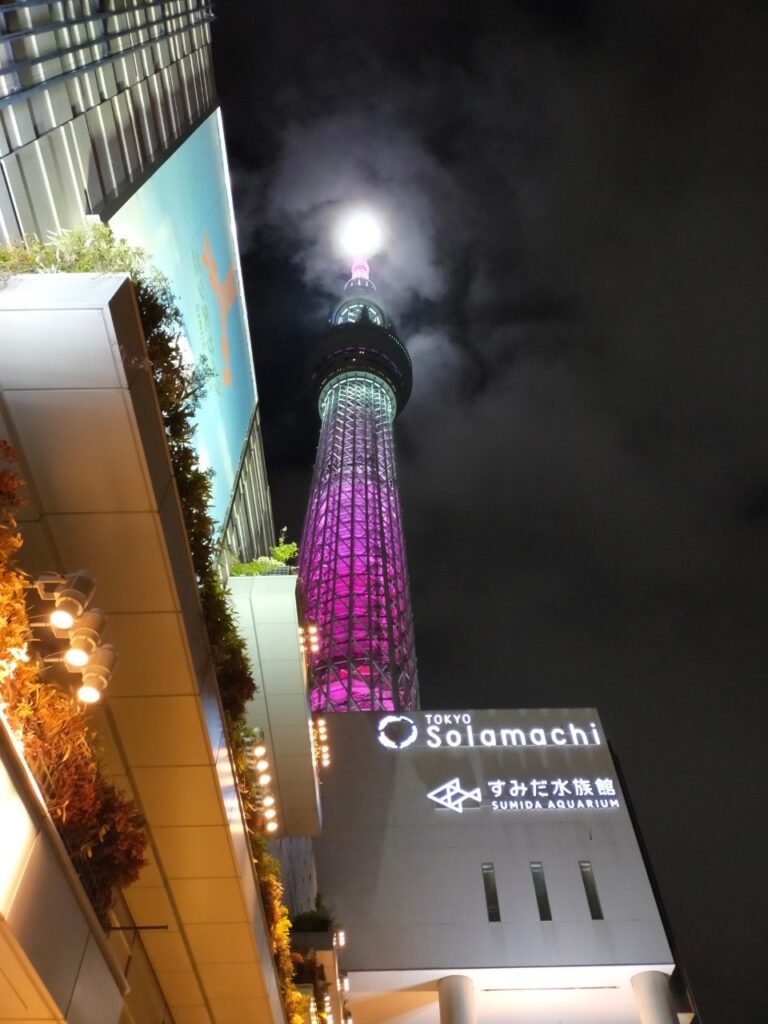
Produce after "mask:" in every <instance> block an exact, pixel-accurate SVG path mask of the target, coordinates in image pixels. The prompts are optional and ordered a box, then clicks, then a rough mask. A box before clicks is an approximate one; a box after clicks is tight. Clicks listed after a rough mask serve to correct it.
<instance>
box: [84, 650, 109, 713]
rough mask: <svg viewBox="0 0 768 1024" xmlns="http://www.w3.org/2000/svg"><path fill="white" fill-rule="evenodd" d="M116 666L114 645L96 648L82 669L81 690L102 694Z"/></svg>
mask: <svg viewBox="0 0 768 1024" xmlns="http://www.w3.org/2000/svg"><path fill="white" fill-rule="evenodd" d="M116 664H117V648H116V647H115V646H114V644H102V645H101V647H97V648H96V650H95V651H94V652H93V654H92V655H91V657H90V659H89V660H88V664H87V666H86V667H85V668H84V669H83V685H82V687H81V689H82V688H84V687H90V688H91V689H94V690H98V691H99V693H103V692H104V691H105V690H106V688H107V687H108V686H109V682H110V680H111V678H112V673H113V672H114V670H115V665H116ZM91 703H92V702H91Z"/></svg>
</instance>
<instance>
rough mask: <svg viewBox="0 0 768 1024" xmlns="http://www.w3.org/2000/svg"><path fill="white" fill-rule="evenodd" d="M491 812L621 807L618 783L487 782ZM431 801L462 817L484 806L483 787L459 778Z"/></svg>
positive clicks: (602, 780)
mask: <svg viewBox="0 0 768 1024" xmlns="http://www.w3.org/2000/svg"><path fill="white" fill-rule="evenodd" d="M485 787H486V788H487V790H489V791H490V797H492V799H490V797H489V802H490V807H491V810H492V811H566V810H582V811H596V810H601V809H603V810H604V809H608V808H614V807H620V806H621V805H620V804H619V801H618V798H617V790H616V782H615V780H614V779H611V778H596V779H582V778H574V779H529V780H528V781H527V782H524V781H522V780H521V779H494V781H493V782H486V783H485ZM427 797H428V799H430V800H434V802H435V803H437V804H440V805H441V806H442V807H447V808H448V809H449V810H451V811H456V812H457V813H459V814H461V813H462V812H463V811H464V810H465V809H466V807H467V806H469V807H472V806H474V807H482V806H483V787H481V786H476V787H475V788H474V789H464V788H463V787H462V785H461V782H460V780H459V779H458V778H455V779H450V780H449V781H448V782H446V783H445V784H444V785H442V786H438V787H437V789H433V790H432V792H431V793H427ZM467 802H469V803H467Z"/></svg>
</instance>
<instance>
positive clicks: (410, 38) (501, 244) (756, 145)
mask: <svg viewBox="0 0 768 1024" xmlns="http://www.w3.org/2000/svg"><path fill="white" fill-rule="evenodd" d="M438 7H439V10H440V15H439V17H438V16H437V15H436V11H437V9H438ZM282 8H283V15H281V17H280V18H278V19H275V20H274V21H272V22H270V23H269V24H266V23H265V16H264V15H263V14H262V15H258V14H257V13H256V12H249V13H247V14H246V13H244V12H243V13H242V14H241V15H238V18H235V17H234V16H233V15H228V16H225V15H223V14H222V23H221V24H220V25H219V26H218V27H216V28H215V31H218V32H221V33H227V40H228V41H227V45H228V46H229V47H230V48H234V49H235V51H236V52H238V53H240V54H241V56H240V57H239V58H235V59H232V61H231V65H232V68H233V69H236V68H238V67H239V68H240V69H241V70H242V68H243V67H248V66H254V62H256V64H255V66H257V67H258V73H254V74H253V75H252V76H251V77H247V76H243V75H242V73H240V74H238V75H237V77H235V76H234V71H233V72H232V75H233V77H232V79H231V80H228V68H227V67H225V66H221V65H220V66H219V67H217V74H218V78H219V81H220V84H221V87H222V93H223V96H224V116H225V126H226V128H227V131H228V137H229V141H230V148H231V151H232V155H233V158H234V162H235V163H236V164H237V165H238V167H239V172H238V176H237V182H236V184H237V189H236V199H237V205H238V212H239V215H240V221H239V228H240V234H241V242H242V244H243V247H244V250H245V272H246V275H247V279H248V285H247V290H248V297H249V306H250V316H251V326H252V331H253V334H254V339H255V348H256V363H257V374H258V380H259V387H260V391H261V395H262V403H263V419H264V423H265V436H266V440H267V455H268V458H269V460H270V463H271V470H272V477H271V483H272V492H273V501H274V504H275V509H276V515H277V517H278V519H279V521H280V523H282V522H283V521H286V520H287V521H288V522H289V523H290V526H291V530H292V532H293V533H298V531H299V529H300V525H301V517H302V514H303V509H304V502H305V501H306V494H307V487H308V482H309V471H310V467H311V463H312V459H313V455H314V445H315V441H316V423H317V421H316V418H315V416H314V413H313V411H312V410H311V408H310V407H309V404H308V402H307V399H306V397H302V392H301V366H302V360H303V351H304V349H305V348H306V345H307V344H308V339H309V338H310V337H311V336H312V334H313V332H315V331H316V330H317V329H318V325H319V324H320V323H321V322H322V320H323V318H324V317H326V316H327V315H328V312H329V310H330V307H331V305H332V302H333V299H334V298H335V297H336V295H337V294H338V291H339V289H340V287H341V286H342V285H343V282H344V271H345V268H344V266H343V265H340V264H339V263H334V259H333V253H332V247H331V243H330V235H331V230H332V224H333V222H334V218H335V217H336V216H337V215H338V214H339V212H340V211H341V210H342V209H343V208H344V207H345V206H346V205H348V204H350V203H352V204H354V203H357V202H360V203H363V202H364V203H366V204H370V205H371V206H375V207H376V208H377V209H381V210H382V211H383V213H384V215H385V217H386V219H387V221H388V230H389V237H390V241H389V244H388V245H387V248H386V251H385V252H384V253H383V254H382V255H380V256H379V257H376V258H375V259H374V260H372V262H371V275H372V277H373V279H374V281H375V282H376V284H377V286H379V288H380V289H381V292H382V296H383V297H384V298H385V302H386V304H387V306H388V308H389V311H390V313H391V314H392V316H393V317H394V319H395V321H396V323H397V326H398V329H399V334H400V336H401V338H402V339H403V340H404V341H405V342H406V343H407V345H408V348H409V351H410V353H411V357H412V359H413V363H414V391H413V395H412V398H411V400H410V404H409V406H408V408H407V409H406V410H405V412H404V413H403V415H402V417H401V418H400V420H399V422H398V442H399V456H398V458H399V471H400V478H401V498H402V504H403V507H404V521H405V527H406V535H407V541H408V551H409V560H410V567H411V578H412V587H413V597H414V606H415V608H414V610H415V619H416V649H417V656H418V658H419V669H420V677H421V691H422V700H423V702H424V704H425V706H428V707H453V708H458V707H461V706H462V705H463V704H466V702H467V700H468V699H470V698H469V697H468V694H471V699H470V702H471V703H473V704H475V705H479V706H504V705H511V706H538V705H539V704H549V705H554V704H566V705H567V704H578V703H582V704H585V705H590V704H594V705H597V706H598V707H599V709H600V712H601V715H602V718H603V721H604V723H605V726H606V729H607V731H608V733H609V735H610V736H612V738H613V741H614V744H615V746H616V750H617V752H618V754H619V757H620V759H621V761H622V763H623V765H624V770H625V771H626V773H627V776H628V782H629V786H630V791H631V792H632V795H633V798H634V800H635V803H636V805H637V809H638V813H639V815H640V818H641V822H642V823H643V828H644V831H645V834H646V839H647V840H648V843H649V846H650V848H651V855H652V859H653V863H654V866H655V868H656V872H657V875H658V876H659V882H660V885H661V888H662V892H663V893H664V896H665V899H666V900H667V904H668V909H669V911H670V914H671V916H672V918H673V920H680V921H681V922H683V925H684V928H685V934H686V935H687V936H688V938H687V939H686V941H685V943H684V944H683V948H682V949H681V953H682V955H683V958H684V959H686V958H687V959H688V960H690V961H691V963H692V965H693V967H692V969H693V971H694V976H693V983H694V990H696V989H697V987H698V988H700V989H701V988H702V986H703V988H704V990H706V993H707V994H708V995H709V996H710V997H711V998H712V999H713V1000H716V999H717V998H718V996H717V986H718V982H717V977H716V974H717V972H716V971H714V970H712V971H710V968H709V967H708V966H707V965H708V964H711V962H715V961H716V960H717V956H714V954H712V950H718V951H719V953H718V955H719V956H720V957H721V958H722V959H723V961H726V960H727V962H728V963H729V964H730V970H731V978H730V979H729V982H728V986H727V988H728V996H727V999H726V998H725V995H723V1002H722V1006H721V1010H722V1012H721V1013H720V1015H719V1019H720V1020H726V1019H757V1017H759V1015H760V1014H759V1013H757V1006H758V1005H759V1006H760V1008H761V1011H760V1012H762V1007H763V1006H764V1003H765V1000H766V999H768V991H766V988H765V985H766V982H765V978H764V976H763V972H762V971H761V970H759V969H754V967H753V968H750V967H749V964H750V963H752V964H754V962H755V958H756V957H757V951H758V949H760V948H762V943H763V942H768V938H765V934H764V931H763V938H762V939H761V938H760V937H759V933H760V931H761V930H762V928H763V927H764V922H765V921H766V920H768V902H766V901H768V895H766V893H767V890H766V887H765V885H764V884H763V881H762V879H763V867H762V862H763V847H764V844H765V838H768V837H764V838H763V839H758V836H757V832H759V831H760V830H761V829H764V826H763V825H762V823H758V824H757V825H755V824H754V821H753V820H754V814H755V812H754V801H756V800H759V797H758V796H757V794H756V790H759V789H760V787H764V786H765V764H764V760H765V758H764V739H763V735H762V729H761V728H759V727H758V724H759V723H760V722H762V721H763V719H764V716H765V714H766V710H768V709H766V699H765V682H764V679H765V666H766V664H767V663H768V639H767V638H766V629H765V621H766V610H767V609H766V580H768V531H767V530H766V527H767V526H768V462H767V460H766V449H765V439H766V437H768V402H766V398H765V396H766V394H768V342H767V341H766V339H767V338H768V293H767V292H766V289H765V273H766V255H765V238H766V234H768V230H767V229H768V192H767V191H766V187H765V182H766V180H768V141H767V136H766V133H765V131H764V126H763V124H762V113H761V112H762V111H764V110H765V109H766V108H767V107H768V76H766V74H765V58H764V54H765V47H766V41H768V9H766V8H765V6H764V5H760V4H750V3H746V2H743V3H736V4H732V5H717V4H714V3H704V4H695V3H692V2H682V0H678V2H672V3H647V2H644V3H642V4H641V3H634V2H627V3H622V4H601V3H583V4H573V3H551V4H542V3H533V2H531V3H516V4H508V5H500V8H499V10H493V9H492V8H491V7H490V6H488V5H475V6H474V7H472V8H470V7H468V5H466V4H454V3H451V2H448V3H446V4H441V5H435V4H429V3H423V4H419V3H409V4H406V3H397V2H395V3H392V4H388V5H378V6H370V7H367V8H365V9H363V10H358V9H356V11H355V16H354V18H350V17H349V9H348V7H347V5H341V4H337V3H329V4H324V5H321V8H318V9H315V8H313V7H309V6H307V5H303V4H298V3H294V2H291V0H289V2H288V3H286V4H284V5H282ZM228 18H229V19H230V20H231V23H232V27H229V25H228V23H227V19H228ZM239 40H243V42H242V43H241V44H240V45H241V49H240V50H238V41H239ZM245 40H247V45H246V42H245ZM218 49H219V51H220V50H221V47H218ZM215 50H216V47H215ZM302 403H304V404H302ZM746 822H752V824H750V825H749V828H748V829H747V827H746V825H745V823H746ZM747 831H748V832H749V835H746V834H745V832H747ZM728 836H730V837H731V839H732V840H733V841H735V839H733V837H737V836H738V844H739V855H740V857H741V860H740V868H739V871H740V878H741V879H742V882H741V883H740V884H739V886H737V887H735V888H734V887H730V889H729V892H728V896H727V899H726V898H725V896H724V895H723V893H722V892H721V889H722V887H721V886H718V885H713V878H714V877H715V876H716V875H717V873H718V872H719V870H720V869H719V865H722V864H723V863H725V862H726V861H727V860H728V858H729V856H730V854H731V852H732V851H731V850H730V847H729V842H730V840H727V838H726V837H728ZM750 844H751V845H750ZM683 850H684V851H685V852H684V853H683ZM750 921H751V922H759V925H758V926H757V927H754V925H752V924H749V923H748V922H750ZM717 934H722V935H727V936H728V941H727V948H726V945H725V944H724V942H725V940H720V939H718V938H717ZM718 943H723V944H720V945H718ZM710 955H712V956H713V960H712V961H709V960H708V959H707V957H708V956H710ZM750 958H752V959H750ZM739 1000H741V1003H739ZM716 1005H719V1004H716ZM713 1019H714V1020H715V1021H716V1020H717V1019H718V1016H717V1015H715V1016H714V1018H713Z"/></svg>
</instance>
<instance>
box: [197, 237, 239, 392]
mask: <svg viewBox="0 0 768 1024" xmlns="http://www.w3.org/2000/svg"><path fill="white" fill-rule="evenodd" d="M203 266H204V267H205V269H206V270H207V271H208V281H209V282H210V285H211V288H212V289H213V294H214V297H215V299H216V306H217V307H218V310H219V330H220V332H221V363H222V369H221V382H222V384H223V385H224V387H225V388H228V387H230V386H231V384H232V368H231V365H230V358H229V357H230V353H229V328H228V326H227V325H228V322H229V311H230V310H231V309H232V306H233V305H234V302H235V299H236V298H237V284H236V283H235V269H234V267H233V266H230V268H229V270H228V271H227V274H226V277H225V278H224V280H223V281H220V280H219V268H218V267H217V266H216V257H215V256H214V255H213V252H212V250H211V243H210V240H209V239H208V236H207V235H205V237H204V239H203Z"/></svg>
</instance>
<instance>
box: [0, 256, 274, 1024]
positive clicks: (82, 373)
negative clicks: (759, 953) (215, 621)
mask: <svg viewBox="0 0 768 1024" xmlns="http://www.w3.org/2000/svg"><path fill="white" fill-rule="evenodd" d="M0 337H2V346H0V437H4V438H6V439H7V440H8V441H9V442H10V443H11V445H12V446H13V447H14V448H15V449H16V450H17V452H18V453H19V456H20V462H21V469H20V472H21V475H22V476H23V478H24V479H25V481H26V488H25V491H26V493H25V497H26V499H27V504H26V505H25V507H24V508H23V509H22V510H21V513H20V516H19V522H20V527H21V530H22V533H23V537H24V547H23V549H22V551H21V553H20V558H19V562H20V564H21V566H22V568H24V569H25V570H26V571H27V572H29V573H30V574H31V575H33V576H34V575H35V574H37V573H39V572H44V571H51V570H54V571H59V572H71V571H73V570H75V569H79V568H87V569H88V570H89V571H90V572H92V573H93V574H94V576H95V577H96V581H97V597H96V603H97V604H98V606H99V607H101V608H103V609H104V610H105V611H106V612H107V614H108V625H107V631H106V634H105V640H107V641H108V642H111V643H114V644H116V645H117V646H118V648H119V652H120V660H119V663H118V666H117V669H116V671H115V674H114V677H113V679H112V682H111V684H110V687H109V691H108V697H107V700H106V701H105V703H104V705H103V708H102V709H100V710H99V711H98V712H97V713H96V714H95V715H94V725H95V727H96V729H97V731H98V733H99V737H100V739H101V741H102V743H103V745H104V752H105V759H106V763H107V767H108V770H109V771H110V773H111V774H112V776H113V777H114V778H115V780H116V782H117V783H118V785H120V786H121V787H122V788H124V789H125V790H127V792H128V793H129V794H131V795H132V796H134V797H135V799H136V800H137V802H138V804H139V806H140V808H141V809H142V811H143V812H144V814H145V816H146V818H147V821H148V824H149V831H150V837H151V849H150V854H149V860H150V862H149V864H148V866H147V867H146V868H145V869H144V871H143V872H142V875H141V878H140V880H139V882H138V883H137V884H136V885H134V886H132V887H131V888H130V889H128V890H127V891H126V899H127V902H128V904H129V906H130V909H131V912H132V914H133V917H134V919H135V921H136V924H137V925H138V926H142V925H155V926H157V925H160V926H162V925H167V930H157V931H152V932H143V933H142V941H143V943H144V945H145V947H146V949H147V951H148V953H149V956H150V958H151V961H152V964H153V966H154V969H155V972H156V974H157V976H158V979H159V981H160V983H161V986H162V988H163V991H164V994H165V997H166V999H167V1001H168V1004H169V1006H170V1007H171V1009H172V1011H173V1014H174V1019H175V1020H176V1021H177V1024H210V1022H213V1024H240V1022H242V1021H244V1020H250V1019H253V1020H263V1021H276V1022H279V1024H282V1022H283V1021H284V1012H283V1009H282V1004H281V1000H280V994H279V987H278V981H277V976H276V973H275V969H274V964H273V958H272V952H271V947H270V940H269V935H268V931H267V926H266V922H265V919H264V914H263V910H262V906H261V901H260V897H259V893H258V884H257V880H256V877H255V874H254V870H253V865H252V860H251V855H250V849H249V844H248V839H247V835H246V832H245V824H244V821H243V816H242V811H241V807H240V802H239V797H238V793H237V789H236V786H235V780H234V775H233V769H232V763H231V758H230V753H229V749H228V746H227V742H226V738H225V732H224V724H223V716H222V711H221V704H220V700H219V697H218V691H217V685H216V680H215V676H214V672H213V668H212V664H211V659H210V651H209V648H208V641H207V635H206V631H205V626H204V623H203V619H202V611H201V608H200V602H199V598H198V593H197V585H196V580H195V575H194V571H193V567H192V563H191V559H190V555H189V551H188V546H187V542H186V535H185V532H184V526H183V521H182V516H181V509H180V505H179V500H178V496H177V493H176V487H175V484H174V481H173V476H172V472H171V466H170V462H169V458H168V452H167V446H166V443H165V437H164V432H163V428H162V423H161V420H160V414H159V409H158V406H157V401H156V398H155V393H154V388H153V385H152V382H151V379H150V374H149V370H148V366H147V361H146V353H145V347H144V340H143V335H142V331H141V326H140V323H139V319H138V311H137V308H136V303H135V297H134V293H133V288H132V286H131V284H130V282H129V281H128V279H127V277H126V276H125V275H120V274H118V275H114V274H78V275H59V274H46V275H20V276H18V277H14V278H11V279H10V280H8V281H7V282H5V283H4V284H3V286H2V288H0Z"/></svg>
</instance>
